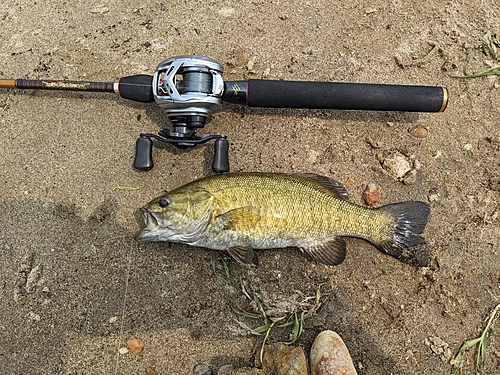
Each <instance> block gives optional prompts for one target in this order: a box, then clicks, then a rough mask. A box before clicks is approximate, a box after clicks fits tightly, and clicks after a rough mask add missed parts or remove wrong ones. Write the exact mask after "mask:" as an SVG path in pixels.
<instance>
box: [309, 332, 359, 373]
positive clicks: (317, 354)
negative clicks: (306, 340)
mask: <svg viewBox="0 0 500 375" xmlns="http://www.w3.org/2000/svg"><path fill="white" fill-rule="evenodd" d="M309 362H310V364H311V375H357V372H356V369H355V368H354V364H353V363H352V359H351V356H350V354H349V351H348V350H347V347H346V346H345V344H344V341H342V338H341V337H340V336H339V335H338V334H336V333H335V332H333V331H323V332H321V333H320V334H319V335H318V336H317V337H316V339H315V340H314V343H313V345H312V347H311V353H310V356H309Z"/></svg>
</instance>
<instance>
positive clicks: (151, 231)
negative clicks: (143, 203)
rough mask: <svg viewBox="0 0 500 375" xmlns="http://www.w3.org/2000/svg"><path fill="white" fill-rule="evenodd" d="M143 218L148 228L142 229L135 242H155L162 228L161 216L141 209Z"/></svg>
mask: <svg viewBox="0 0 500 375" xmlns="http://www.w3.org/2000/svg"><path fill="white" fill-rule="evenodd" d="M141 214H142V218H143V220H144V224H146V227H145V228H143V229H141V230H140V231H139V232H138V233H137V234H136V235H135V240H136V241H140V242H145V241H154V238H156V237H157V235H156V233H155V232H157V231H158V229H159V228H160V224H159V223H160V216H159V214H158V213H157V212H153V211H150V210H148V209H147V208H141Z"/></svg>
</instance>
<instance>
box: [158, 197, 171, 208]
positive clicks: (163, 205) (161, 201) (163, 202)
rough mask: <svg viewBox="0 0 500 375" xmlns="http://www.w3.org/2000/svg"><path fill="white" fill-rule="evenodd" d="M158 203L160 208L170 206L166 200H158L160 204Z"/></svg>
mask: <svg viewBox="0 0 500 375" xmlns="http://www.w3.org/2000/svg"><path fill="white" fill-rule="evenodd" d="M158 203H159V204H160V207H167V206H168V205H169V204H170V202H169V201H168V199H167V198H162V199H160V202H158Z"/></svg>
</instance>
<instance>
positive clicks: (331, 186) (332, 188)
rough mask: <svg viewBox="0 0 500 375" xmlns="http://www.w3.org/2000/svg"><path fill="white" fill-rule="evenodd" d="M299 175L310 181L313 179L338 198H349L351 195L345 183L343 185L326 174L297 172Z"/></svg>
mask: <svg viewBox="0 0 500 375" xmlns="http://www.w3.org/2000/svg"><path fill="white" fill-rule="evenodd" d="M297 175H298V176H300V177H303V178H305V179H307V180H309V181H312V182H314V183H315V184H317V185H319V186H321V187H324V188H325V189H327V190H328V191H329V192H331V193H332V194H333V195H334V196H335V197H337V198H340V199H344V200H348V199H349V195H348V194H347V190H346V189H345V187H344V185H342V184H341V183H340V182H338V181H335V180H332V179H331V178H328V177H325V176H320V175H319V174H315V173H297Z"/></svg>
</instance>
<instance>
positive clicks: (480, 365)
mask: <svg viewBox="0 0 500 375" xmlns="http://www.w3.org/2000/svg"><path fill="white" fill-rule="evenodd" d="M498 312H500V304H498V305H497V306H496V307H495V308H494V309H493V311H492V312H491V313H490V315H489V316H488V318H487V319H486V324H485V326H484V328H483V331H482V333H481V336H479V337H478V338H475V339H473V340H469V341H466V342H464V343H463V344H462V346H461V347H460V349H459V350H458V353H457V355H456V356H455V358H454V359H452V360H451V362H450V363H451V365H452V374H453V375H455V374H457V373H458V371H459V370H460V364H461V361H462V356H463V354H464V352H465V351H466V350H468V349H470V348H472V347H474V346H476V345H477V349H476V359H475V366H474V367H475V370H476V373H477V374H481V375H483V374H484V367H485V364H486V356H487V351H486V348H487V345H488V338H489V336H490V334H493V333H494V323H495V320H496V318H497V316H496V315H497V313H498ZM495 375H500V373H497V374H495Z"/></svg>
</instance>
